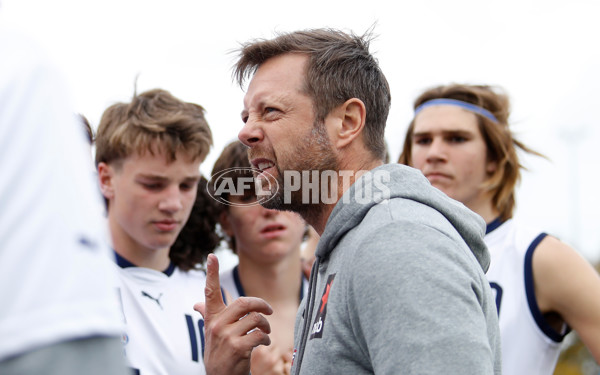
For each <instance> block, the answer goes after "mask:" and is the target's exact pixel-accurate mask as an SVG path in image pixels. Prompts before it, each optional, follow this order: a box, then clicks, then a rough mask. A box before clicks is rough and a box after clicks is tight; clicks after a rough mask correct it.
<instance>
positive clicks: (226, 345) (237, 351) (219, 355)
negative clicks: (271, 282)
mask: <svg viewBox="0 0 600 375" xmlns="http://www.w3.org/2000/svg"><path fill="white" fill-rule="evenodd" d="M206 269H207V270H206V288H205V290H204V294H205V302H202V303H197V304H196V305H195V306H194V309H195V310H196V311H198V312H199V313H200V314H202V316H203V317H204V329H205V335H206V342H205V349H204V365H205V367H206V374H207V375H220V374H223V375H248V374H249V373H250V356H251V354H252V349H254V348H255V347H256V346H258V345H269V344H270V343H271V340H270V338H269V335H268V334H269V333H270V332H271V328H270V326H269V322H268V321H267V319H266V318H265V317H264V316H263V315H262V314H266V315H270V314H272V313H273V309H272V308H271V306H269V304H268V303H267V302H265V301H264V300H262V299H260V298H256V297H240V298H238V299H236V300H235V301H233V302H232V303H231V304H230V305H229V306H225V303H224V302H223V295H222V294H221V287H220V283H219V261H218V259H217V257H216V256H215V255H214V254H210V255H209V256H208V260H207V265H206Z"/></svg>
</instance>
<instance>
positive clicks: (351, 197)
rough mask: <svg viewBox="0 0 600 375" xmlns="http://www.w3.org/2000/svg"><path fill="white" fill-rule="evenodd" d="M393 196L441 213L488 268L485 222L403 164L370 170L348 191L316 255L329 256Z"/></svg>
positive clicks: (340, 202) (417, 171) (484, 266)
mask: <svg viewBox="0 0 600 375" xmlns="http://www.w3.org/2000/svg"><path fill="white" fill-rule="evenodd" d="M392 198H402V199H408V200H413V201H416V202H418V203H421V204H424V205H427V206H429V207H431V208H433V209H435V210H436V211H438V212H440V213H441V214H442V215H443V216H444V217H445V218H446V219H447V220H448V221H449V222H450V223H451V224H452V225H453V226H454V228H455V229H456V230H457V232H458V233H459V234H460V235H461V237H462V238H463V239H464V241H465V242H466V243H467V245H468V246H469V248H470V249H471V251H472V252H473V254H474V255H475V258H476V259H477V261H478V262H479V264H480V265H481V267H482V268H483V270H484V272H486V271H487V269H488V267H489V264H490V256H489V253H488V251H487V247H486V245H485V243H484V241H483V237H484V234H485V221H484V220H483V219H482V218H481V217H480V216H479V215H477V214H475V213H474V212H473V211H471V210H469V209H468V208H467V207H465V206H464V205H463V204H462V203H460V202H458V201H456V200H453V199H451V198H449V197H448V196H447V195H446V194H444V193H443V192H441V191H440V190H439V189H436V188H434V187H433V186H431V184H430V183H429V180H427V178H426V177H425V176H424V175H423V174H422V173H421V171H419V170H417V169H415V168H411V167H408V166H406V165H401V164H385V165H382V166H380V167H377V168H375V169H373V170H370V171H368V172H366V173H365V174H364V175H362V176H361V177H360V178H358V179H357V180H356V181H355V183H354V184H352V186H350V188H349V189H348V190H347V191H346V192H345V193H344V195H343V196H342V198H341V199H340V201H338V203H337V204H336V206H335V207H334V209H333V211H332V213H331V215H330V216H329V218H328V220H327V224H326V226H325V231H324V232H323V234H322V236H321V239H320V240H319V244H318V247H317V250H316V252H315V255H316V256H317V257H319V258H321V259H326V258H328V256H329V254H330V252H331V251H332V250H333V249H334V248H335V247H336V245H337V244H338V242H339V241H340V240H341V238H342V237H343V236H344V235H345V234H346V233H347V232H348V231H349V230H351V229H353V228H355V227H356V226H357V225H358V224H359V223H360V222H361V221H362V220H363V218H364V217H365V215H366V214H367V213H368V212H369V210H370V209H371V208H372V207H373V206H375V205H377V204H385V201H386V200H388V199H392Z"/></svg>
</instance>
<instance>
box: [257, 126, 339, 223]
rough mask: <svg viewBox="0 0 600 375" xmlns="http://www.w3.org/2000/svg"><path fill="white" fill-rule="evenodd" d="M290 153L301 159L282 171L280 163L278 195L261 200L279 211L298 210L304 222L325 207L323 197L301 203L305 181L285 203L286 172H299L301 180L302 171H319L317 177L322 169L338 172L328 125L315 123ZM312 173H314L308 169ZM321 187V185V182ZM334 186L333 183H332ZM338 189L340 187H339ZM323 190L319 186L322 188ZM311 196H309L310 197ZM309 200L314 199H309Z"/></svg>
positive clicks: (314, 216) (315, 215) (263, 204)
mask: <svg viewBox="0 0 600 375" xmlns="http://www.w3.org/2000/svg"><path fill="white" fill-rule="evenodd" d="M288 155H297V156H296V158H297V160H298V162H297V163H295V164H294V165H288V166H283V167H284V168H285V169H283V170H282V168H281V166H280V165H277V166H276V168H277V182H278V183H279V186H280V187H281V189H279V190H277V191H276V192H275V195H274V196H272V197H271V198H270V199H268V200H265V201H263V202H261V205H262V206H263V207H265V208H269V209H274V210H280V211H293V212H297V213H298V214H300V216H302V217H303V218H304V220H305V221H307V222H311V221H312V219H313V218H317V217H318V216H319V215H320V213H321V211H322V210H323V208H324V206H323V204H322V203H321V197H319V200H318V202H317V203H302V190H303V188H302V184H301V185H300V188H299V189H298V190H295V191H291V192H290V193H291V194H290V196H291V199H289V202H285V200H284V196H285V189H286V186H285V180H284V173H285V172H286V171H296V172H299V173H300V175H301V181H303V177H304V175H303V174H302V171H315V170H316V171H319V173H318V178H320V177H321V172H323V171H327V170H331V171H335V172H336V173H337V170H338V161H337V157H336V155H335V153H334V152H333V150H332V147H331V142H330V141H329V137H328V135H327V132H326V130H325V125H324V124H323V123H322V122H320V123H318V122H315V123H314V124H313V127H312V129H311V131H310V135H309V136H308V140H307V141H306V142H303V143H300V144H299V145H298V146H296V147H295V148H294V149H293V150H292V151H291V152H289V153H288ZM309 174H310V175H311V176H312V172H309ZM319 186H320V184H319ZM329 188H330V189H331V188H332V186H329ZM336 188H337V186H336ZM319 192H320V189H319ZM309 198H310V197H309ZM308 200H309V202H310V201H311V199H308Z"/></svg>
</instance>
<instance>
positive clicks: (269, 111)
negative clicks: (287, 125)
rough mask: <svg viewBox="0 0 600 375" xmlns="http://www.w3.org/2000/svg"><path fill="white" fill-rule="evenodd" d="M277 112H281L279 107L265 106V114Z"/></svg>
mask: <svg viewBox="0 0 600 375" xmlns="http://www.w3.org/2000/svg"><path fill="white" fill-rule="evenodd" d="M275 112H279V110H278V109H277V108H273V107H266V108H265V114H267V115H268V114H270V113H275Z"/></svg>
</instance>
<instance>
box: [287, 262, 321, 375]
mask: <svg viewBox="0 0 600 375" xmlns="http://www.w3.org/2000/svg"><path fill="white" fill-rule="evenodd" d="M320 260H321V258H320V257H319V256H318V255H317V256H316V257H315V262H314V263H313V266H312V269H311V271H310V282H309V284H308V294H307V296H306V304H305V306H304V322H303V326H302V336H301V337H300V345H299V346H298V353H296V358H294V362H296V363H297V365H296V371H294V375H298V374H300V366H301V365H302V357H304V347H305V346H306V341H307V338H308V335H309V333H310V322H311V319H312V313H313V310H314V307H315V301H314V294H315V289H316V288H317V272H318V268H319V263H320Z"/></svg>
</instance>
